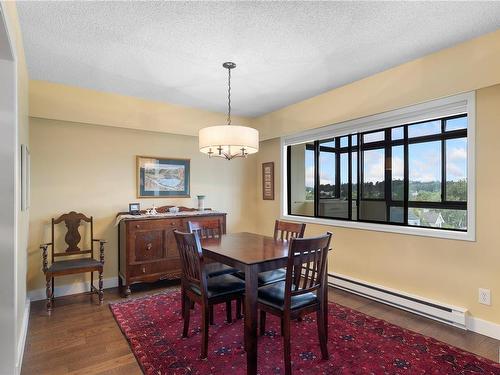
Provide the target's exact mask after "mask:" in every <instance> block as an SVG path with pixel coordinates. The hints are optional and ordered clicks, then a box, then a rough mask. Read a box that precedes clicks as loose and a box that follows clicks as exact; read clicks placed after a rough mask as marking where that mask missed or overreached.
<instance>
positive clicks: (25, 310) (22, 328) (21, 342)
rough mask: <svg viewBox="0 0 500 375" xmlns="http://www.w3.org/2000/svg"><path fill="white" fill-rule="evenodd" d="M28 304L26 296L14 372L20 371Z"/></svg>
mask: <svg viewBox="0 0 500 375" xmlns="http://www.w3.org/2000/svg"><path fill="white" fill-rule="evenodd" d="M30 304H31V301H30V299H29V298H27V299H26V304H25V306H24V314H23V321H22V323H21V337H20V338H19V341H18V343H17V357H16V374H20V373H21V366H22V365H23V356H24V347H25V345H26V337H27V336H28V325H29V321H30Z"/></svg>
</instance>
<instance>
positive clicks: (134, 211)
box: [128, 203, 141, 215]
mask: <svg viewBox="0 0 500 375" xmlns="http://www.w3.org/2000/svg"><path fill="white" fill-rule="evenodd" d="M128 213H129V214H130V215H140V214H141V204H140V203H129V204H128Z"/></svg>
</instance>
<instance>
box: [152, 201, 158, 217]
mask: <svg viewBox="0 0 500 375" xmlns="http://www.w3.org/2000/svg"><path fill="white" fill-rule="evenodd" d="M150 213H151V215H153V216H154V215H156V214H157V213H158V211H156V206H155V205H154V204H153V207H151V212H150Z"/></svg>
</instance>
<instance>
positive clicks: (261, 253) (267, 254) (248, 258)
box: [201, 232, 289, 375]
mask: <svg viewBox="0 0 500 375" xmlns="http://www.w3.org/2000/svg"><path fill="white" fill-rule="evenodd" d="M288 244H289V242H288V241H280V240H275V239H274V238H272V237H267V236H262V235H259V234H254V233H246V232H245V233H231V234H225V235H222V236H221V237H220V238H210V239H204V240H202V242H201V246H202V248H203V254H204V255H206V256H207V257H210V258H211V259H214V260H216V261H218V262H221V263H224V264H227V265H229V266H232V267H234V268H237V269H239V270H241V271H243V272H245V317H244V319H245V350H246V352H247V374H252V375H255V374H257V324H258V321H257V319H258V314H257V313H258V311H257V293H258V292H257V289H258V282H257V275H258V274H259V272H263V271H270V270H275V269H278V268H281V267H285V266H286V263H287V257H288Z"/></svg>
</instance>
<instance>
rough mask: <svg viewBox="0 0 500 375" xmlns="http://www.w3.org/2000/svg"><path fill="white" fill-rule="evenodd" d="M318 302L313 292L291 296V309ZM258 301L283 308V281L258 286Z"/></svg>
mask: <svg viewBox="0 0 500 375" xmlns="http://www.w3.org/2000/svg"><path fill="white" fill-rule="evenodd" d="M317 302H319V300H318V298H317V297H316V295H315V294H314V293H304V294H300V295H298V296H292V303H291V309H292V310H294V309H298V308H301V307H305V306H308V305H312V304H314V303H317ZM259 303H263V304H266V305H269V306H272V307H274V308H276V309H279V310H283V309H284V305H285V282H284V281H280V282H277V283H273V284H269V285H266V286H263V287H260V288H259Z"/></svg>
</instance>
